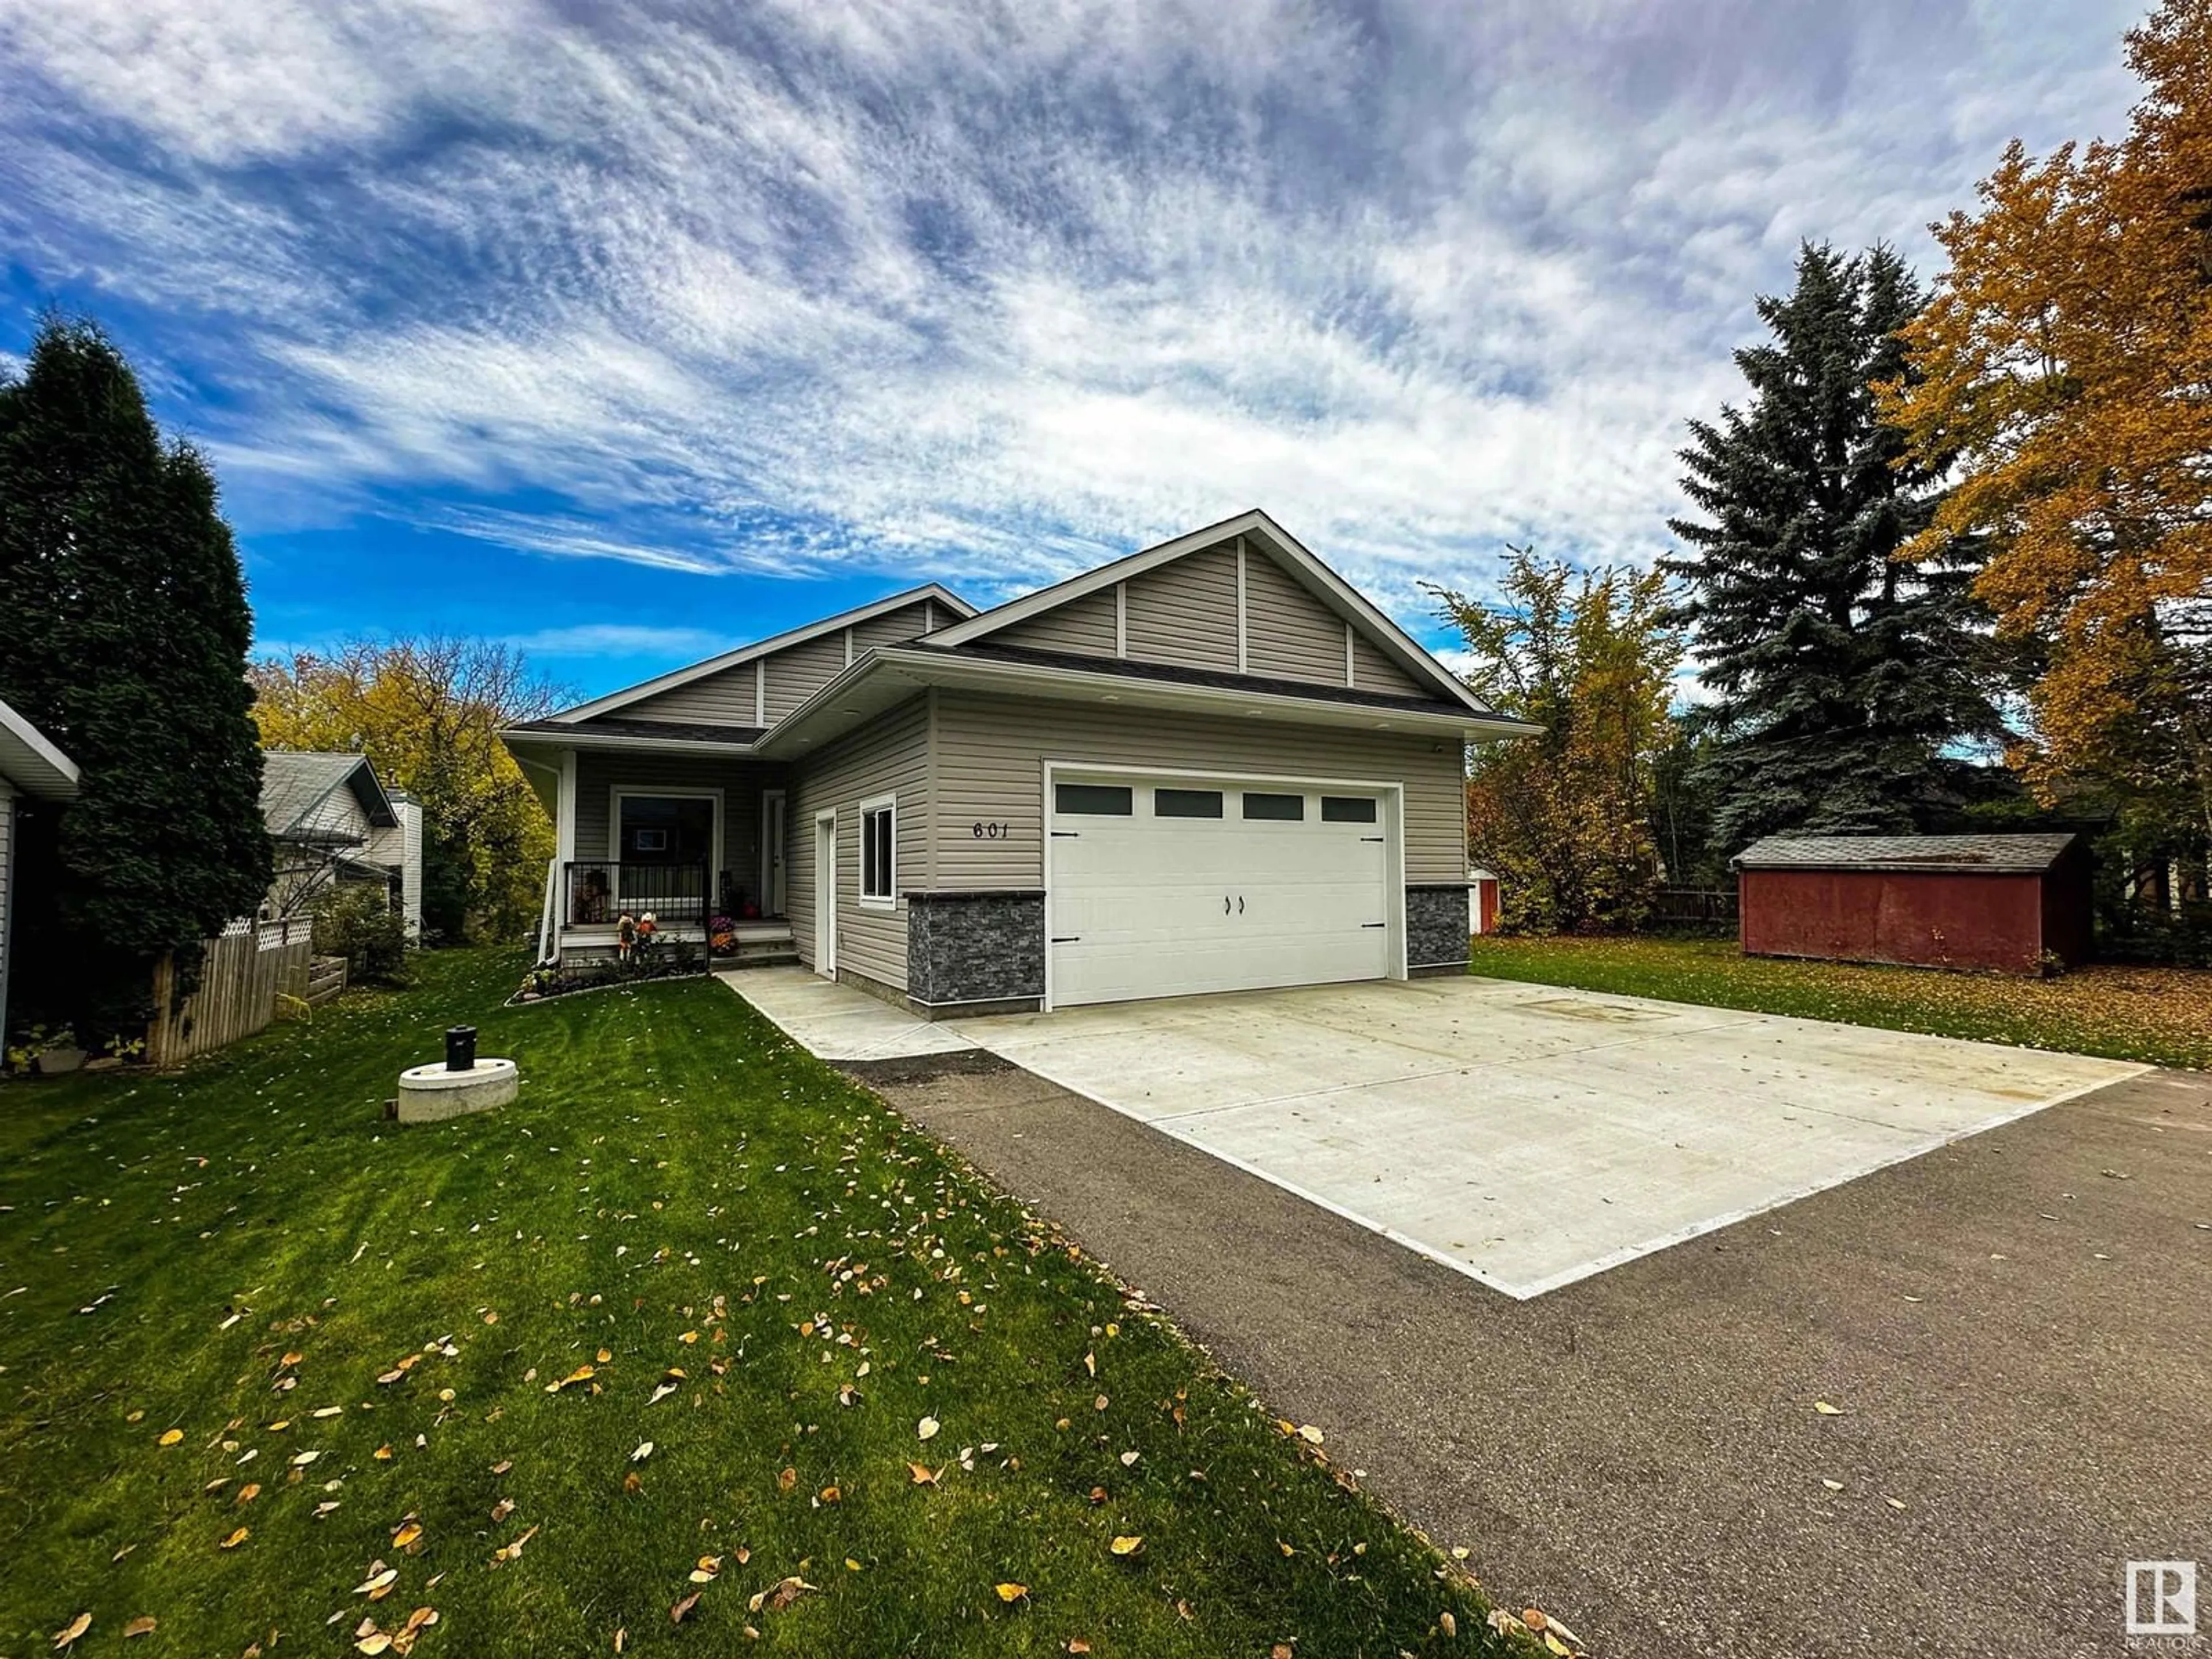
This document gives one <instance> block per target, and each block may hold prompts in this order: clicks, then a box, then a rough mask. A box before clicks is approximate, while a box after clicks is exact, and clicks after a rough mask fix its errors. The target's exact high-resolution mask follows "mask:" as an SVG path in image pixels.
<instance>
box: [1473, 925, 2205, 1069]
mask: <svg viewBox="0 0 2212 1659" xmlns="http://www.w3.org/2000/svg"><path fill="white" fill-rule="evenodd" d="M1473 955H1474V962H1473V963H1472V965H1471V971H1473V972H1474V973H1476V974H1480V975H1488V976H1489V977H1491V978H1492V979H1511V980H1522V981H1529V982H1531V983H1534V984H1538V985H1564V986H1568V987H1572V988H1574V989H1576V990H1579V991H1603V992H1611V993H1612V994H1615V995H1618V996H1638V997H1654V998H1656V999H1658V1000H1661V1001H1662V1002H1691V1003H1699V1004H1702V1005H1704V1006H1708V1007H1714V1008H1741V1009H1745V1010H1747V1011H1748V1012H1753V1013H1760V1014H1790V1015H1796V1016H1797V1017H1799V1018H1805V1019H1832V1020H1838V1021H1840V1022H1842V1023H1843V1024H1846V1025H1874V1026H1880V1027H1882V1028H1883V1029H1885V1030H1893V1031H1922V1032H1927V1033H1929V1034H1930V1035H1933V1036H1949V1037H1966V1038H1969V1039H1972V1040H1973V1041H1976V1042H2008V1043H2013V1044H2016V1045H2018V1046H2020V1047H2022V1048H2051V1049H2057V1050H2058V1051H2060V1052H2063V1053H2066V1054H2097V1055H2100V1056H2102V1057H2104V1058H2106V1059H2108V1060H2139V1061H2142V1063H2144V1064H2146V1065H2151V1066H2183V1067H2189V1068H2194V1069H2198V1070H2202V1069H2204V1068H2206V1067H2208V1066H2212V970H2207V969H2200V968H2138V967H2125V966H2116V965H2095V966H2091V967H2087V968H2077V969H2074V970H2073V971H2072V972H2070V973H2067V974H2063V975H2058V976H2057V977H2055V978H2051V979H2021V978H2014V977H2008V976H2003V975H1995V974H1965V973H1945V972H1942V971H1940V970H1937V969H1927V968H1885V967H1880V966H1875V965H1872V964H1862V963H1838V962H1799V961H1793V960H1789V959H1786V958H1779V957H1747V956H1745V955H1744V954H1743V953H1742V951H1740V950H1739V949H1738V948H1737V947H1736V945H1735V941H1734V940H1732V939H1669V938H1653V937H1638V938H1630V939H1616V938H1605V939H1580V938H1571V937H1565V936H1559V937H1553V938H1532V939H1523V938H1510V939H1509V938H1503V937H1498V936H1495V935H1493V936H1490V937H1486V938H1478V939H1475V940H1474V951H1473Z"/></svg>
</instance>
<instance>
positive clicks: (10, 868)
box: [0, 702, 77, 1039]
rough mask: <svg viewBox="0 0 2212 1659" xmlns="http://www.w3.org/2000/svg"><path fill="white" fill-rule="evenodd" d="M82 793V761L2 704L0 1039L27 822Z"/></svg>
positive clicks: (4, 1030) (5, 1020)
mask: <svg viewBox="0 0 2212 1659" xmlns="http://www.w3.org/2000/svg"><path fill="white" fill-rule="evenodd" d="M76 791H77V768H76V762H75V761H73V760H71V759H70V757H68V756H67V755H65V754H64V753H63V752H62V751H61V750H59V749H58V748H57V747H55V745H54V744H53V742H52V740H51V739H50V738H47V736H46V733H45V732H41V731H40V730H39V728H38V727H37V726H33V725H32V724H31V722H30V721H28V720H25V719H24V718H23V717H22V715H21V714H17V713H16V712H15V710H14V709H12V708H9V706H8V705H7V704H6V703H4V702H0V1039H3V1038H4V1037H5V1036H7V1032H8V989H9V982H10V981H11V980H12V979H13V978H14V975H15V968H14V964H13V962H12V959H11V958H12V956H13V946H14V944H15V925H14V924H15V905H14V902H13V900H14V896H15V885H16V882H15V872H16V870H17V868H18V867H19V865H20V861H21V848H22V826H23V820H24V818H25V817H26V816H27V814H29V813H31V812H33V811H40V810H41V809H42V808H43V807H44V805H46V803H48V802H52V801H63V800H69V799H73V798H74V797H75V796H76Z"/></svg>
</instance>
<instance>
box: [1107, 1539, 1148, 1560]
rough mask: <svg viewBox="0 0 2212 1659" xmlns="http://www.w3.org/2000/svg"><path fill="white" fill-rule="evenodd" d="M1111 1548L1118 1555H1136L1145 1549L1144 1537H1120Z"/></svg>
mask: <svg viewBox="0 0 2212 1659" xmlns="http://www.w3.org/2000/svg"><path fill="white" fill-rule="evenodd" d="M1144 1547H1145V1540H1144V1536H1143V1534H1138V1535H1136V1536H1134V1537H1128V1536H1123V1537H1119V1538H1116V1539H1115V1541H1113V1543H1112V1544H1111V1545H1110V1546H1109V1548H1111V1549H1112V1550H1113V1552H1114V1553H1115V1554H1116V1555H1134V1554H1135V1553H1137V1552H1138V1551H1139V1550H1140V1549H1142V1548H1144Z"/></svg>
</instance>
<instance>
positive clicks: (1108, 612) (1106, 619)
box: [992, 587, 1127, 657]
mask: <svg viewBox="0 0 2212 1659" xmlns="http://www.w3.org/2000/svg"><path fill="white" fill-rule="evenodd" d="M1125 629H1127V623H1126V622H1125V621H1124V620H1123V611H1122V605H1121V589H1120V588H1118V587H1117V588H1115V589H1114V590H1113V591H1112V592H1105V593H1092V594H1091V595H1089V596H1087V597H1086V598H1084V599H1072V600H1070V601H1069V602H1068V603H1067V604H1066V605H1060V606H1058V607H1057V608H1055V609H1054V610H1051V611H1046V612H1045V613H1044V614H1043V615H1042V616H1038V617H1030V619H1029V621H1027V622H1023V623H1015V624H1014V625H1013V626H1012V628H1009V629H1006V630H1005V631H1004V632H1003V633H1000V634H994V635H992V638H994V639H996V640H1003V641H1005V642H1006V644H1008V645H1018V646H1024V647H1028V648H1029V649H1030V650H1032V651H1066V652H1073V653H1076V654H1078V655H1081V656H1086V657H1119V656H1125V655H1127V652H1126V650H1125V649H1124V648H1123V646H1122V642H1121V641H1122V638H1123V634H1124V630H1125Z"/></svg>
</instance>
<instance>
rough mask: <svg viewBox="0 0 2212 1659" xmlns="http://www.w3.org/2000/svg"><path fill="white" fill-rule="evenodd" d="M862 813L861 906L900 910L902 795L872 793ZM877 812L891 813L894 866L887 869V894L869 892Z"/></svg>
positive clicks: (857, 869) (857, 875) (857, 870)
mask: <svg viewBox="0 0 2212 1659" xmlns="http://www.w3.org/2000/svg"><path fill="white" fill-rule="evenodd" d="M877 812H889V813H890V815H891V847H890V853H891V857H890V869H888V870H886V871H884V883H885V885H886V886H887V888H888V889H889V890H888V891H886V892H884V893H880V894H878V893H871V892H869V891H868V890H867V887H868V819H869V817H870V816H871V815H872V814H873V813H877ZM853 882H854V887H855V888H856V889H857V890H858V897H859V901H860V908H862V909H863V910H896V909H897V908H898V795H897V794H896V792H894V793H891V794H888V795H872V796H870V797H869V798H868V799H866V800H864V801H862V802H861V803H860V858H859V859H858V860H855V862H854V871H853Z"/></svg>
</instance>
